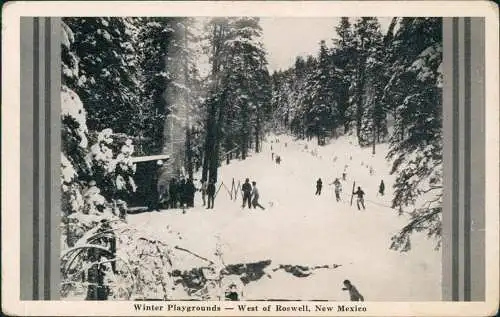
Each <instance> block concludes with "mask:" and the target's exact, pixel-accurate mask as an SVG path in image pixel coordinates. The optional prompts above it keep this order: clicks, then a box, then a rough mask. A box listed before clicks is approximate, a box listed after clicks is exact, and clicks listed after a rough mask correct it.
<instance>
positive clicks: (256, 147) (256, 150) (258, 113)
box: [255, 103, 260, 153]
mask: <svg viewBox="0 0 500 317" xmlns="http://www.w3.org/2000/svg"><path fill="white" fill-rule="evenodd" d="M259 110H260V108H259V105H258V103H257V120H256V124H255V153H259V152H260V142H259V135H260V111H259Z"/></svg>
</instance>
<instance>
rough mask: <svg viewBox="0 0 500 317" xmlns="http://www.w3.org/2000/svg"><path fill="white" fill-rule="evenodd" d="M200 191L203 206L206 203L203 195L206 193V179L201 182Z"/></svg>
mask: <svg viewBox="0 0 500 317" xmlns="http://www.w3.org/2000/svg"><path fill="white" fill-rule="evenodd" d="M200 192H201V199H202V200H203V206H205V204H206V203H207V202H206V200H205V196H206V195H207V181H202V182H201V188H200Z"/></svg>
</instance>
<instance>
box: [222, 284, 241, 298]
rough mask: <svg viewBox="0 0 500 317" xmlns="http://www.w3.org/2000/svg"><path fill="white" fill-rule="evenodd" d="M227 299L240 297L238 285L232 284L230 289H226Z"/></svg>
mask: <svg viewBox="0 0 500 317" xmlns="http://www.w3.org/2000/svg"><path fill="white" fill-rule="evenodd" d="M225 295H226V299H228V300H231V301H237V300H238V298H239V295H238V292H237V290H236V285H235V284H231V286H230V288H229V290H227V291H226V294H225Z"/></svg>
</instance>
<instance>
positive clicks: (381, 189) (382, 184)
mask: <svg viewBox="0 0 500 317" xmlns="http://www.w3.org/2000/svg"><path fill="white" fill-rule="evenodd" d="M384 190H385V184H384V180H381V181H380V185H379V186H378V193H379V194H380V196H384Z"/></svg>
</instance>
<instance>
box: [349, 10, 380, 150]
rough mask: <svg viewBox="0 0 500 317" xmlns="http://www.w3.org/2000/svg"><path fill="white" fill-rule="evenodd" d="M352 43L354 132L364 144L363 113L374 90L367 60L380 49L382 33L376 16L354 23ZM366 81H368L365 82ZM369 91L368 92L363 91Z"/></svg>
mask: <svg viewBox="0 0 500 317" xmlns="http://www.w3.org/2000/svg"><path fill="white" fill-rule="evenodd" d="M353 34H354V43H355V53H354V60H355V65H356V66H355V80H354V81H353V84H354V85H353V86H352V96H353V99H352V100H353V102H354V104H355V109H356V110H355V121H356V134H357V136H358V142H359V144H360V145H366V144H367V142H368V140H367V137H366V136H365V135H363V133H362V126H363V114H364V113H365V107H366V104H367V102H372V100H373V96H372V95H373V93H374V92H375V91H376V90H375V89H373V88H372V87H370V85H371V83H372V82H375V80H373V79H370V78H368V76H367V75H368V74H367V61H371V60H369V58H370V57H371V58H372V59H373V58H374V57H373V56H371V55H374V54H375V53H376V52H377V51H378V50H380V48H381V45H382V34H381V32H380V24H379V23H378V20H377V18H374V17H362V18H359V19H358V20H357V21H356V23H355V24H354V30H353ZM367 81H368V82H367ZM365 91H366V92H369V93H368V94H366V93H365ZM372 92H373V93H372Z"/></svg>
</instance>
